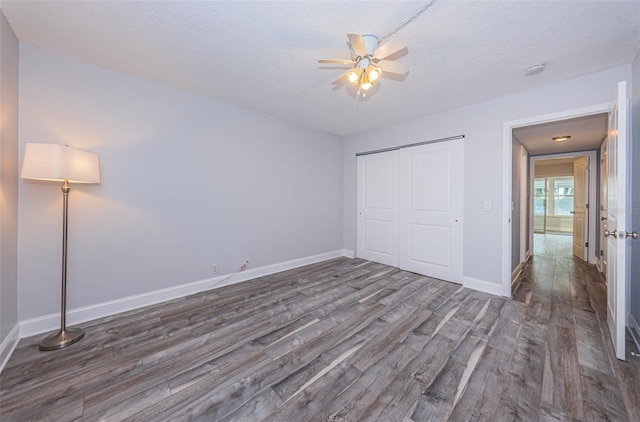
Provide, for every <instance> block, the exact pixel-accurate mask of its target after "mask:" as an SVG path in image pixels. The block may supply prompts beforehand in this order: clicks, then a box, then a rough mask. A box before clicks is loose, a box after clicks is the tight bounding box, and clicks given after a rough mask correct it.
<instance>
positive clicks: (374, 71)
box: [367, 65, 382, 84]
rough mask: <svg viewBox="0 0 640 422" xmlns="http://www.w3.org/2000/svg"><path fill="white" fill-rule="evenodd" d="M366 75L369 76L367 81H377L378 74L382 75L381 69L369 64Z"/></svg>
mask: <svg viewBox="0 0 640 422" xmlns="http://www.w3.org/2000/svg"><path fill="white" fill-rule="evenodd" d="M367 75H368V76H369V81H370V82H371V83H373V84H375V83H376V82H378V81H379V80H380V76H381V75H382V71H381V70H380V69H379V68H377V67H375V66H373V65H371V66H369V68H368V69H367Z"/></svg>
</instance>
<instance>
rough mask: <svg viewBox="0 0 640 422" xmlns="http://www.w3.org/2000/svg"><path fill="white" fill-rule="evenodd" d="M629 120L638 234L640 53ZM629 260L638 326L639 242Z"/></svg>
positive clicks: (634, 66) (633, 227)
mask: <svg viewBox="0 0 640 422" xmlns="http://www.w3.org/2000/svg"><path fill="white" fill-rule="evenodd" d="M631 73H632V81H631V112H632V113H633V115H632V119H631V126H632V134H631V136H632V138H633V141H632V142H631V144H632V147H631V148H632V161H631V163H630V164H631V172H632V177H631V180H632V181H631V183H632V186H631V189H632V192H631V198H632V199H631V207H632V209H631V211H632V212H631V213H630V215H631V221H630V222H629V226H628V227H629V230H631V231H633V230H635V231H637V232H640V51H639V52H638V54H636V57H635V59H634V60H633V64H632V66H631ZM629 246H630V248H629V249H630V258H631V291H630V292H629V294H630V296H631V314H632V315H633V318H634V319H635V321H636V322H637V323H638V324H640V240H632V241H629Z"/></svg>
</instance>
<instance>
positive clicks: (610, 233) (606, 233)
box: [604, 230, 618, 237]
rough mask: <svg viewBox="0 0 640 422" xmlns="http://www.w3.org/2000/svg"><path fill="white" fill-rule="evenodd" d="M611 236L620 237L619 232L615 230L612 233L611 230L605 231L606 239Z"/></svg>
mask: <svg viewBox="0 0 640 422" xmlns="http://www.w3.org/2000/svg"><path fill="white" fill-rule="evenodd" d="M609 236H613V237H617V236H618V230H614V231H612V232H610V231H609V230H605V231H604V237H609Z"/></svg>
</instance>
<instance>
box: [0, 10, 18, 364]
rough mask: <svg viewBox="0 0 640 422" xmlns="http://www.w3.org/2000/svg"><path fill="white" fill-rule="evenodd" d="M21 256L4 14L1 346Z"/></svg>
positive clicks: (10, 51) (12, 60) (13, 88)
mask: <svg viewBox="0 0 640 422" xmlns="http://www.w3.org/2000/svg"><path fill="white" fill-rule="evenodd" d="M17 256H18V39H17V38H16V36H15V34H14V33H13V31H12V30H11V27H10V26H9V23H8V22H7V20H6V19H5V17H4V14H2V12H1V11H0V344H6V343H4V341H5V339H7V336H8V335H9V334H10V333H11V330H12V329H13V328H14V327H15V326H16V323H17V322H18V307H17V297H18V258H17ZM3 352H4V351H3V350H0V370H1V368H2V363H3V357H4V356H3V355H4V353H3Z"/></svg>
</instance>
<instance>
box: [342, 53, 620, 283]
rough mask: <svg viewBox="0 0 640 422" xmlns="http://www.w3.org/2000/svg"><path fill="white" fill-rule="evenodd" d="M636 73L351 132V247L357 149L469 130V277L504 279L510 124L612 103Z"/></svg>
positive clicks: (603, 75) (347, 170)
mask: <svg viewBox="0 0 640 422" xmlns="http://www.w3.org/2000/svg"><path fill="white" fill-rule="evenodd" d="M547 71H552V69H548V70H547ZM630 77H631V66H630V65H625V66H620V67H617V68H614V69H610V70H607V71H604V72H599V73H595V74H591V75H587V76H583V77H579V78H575V79H572V80H568V81H564V82H560V83H557V84H551V85H547V86H544V87H540V88H536V89H532V90H529V91H525V92H521V93H518V94H514V95H509V96H505V97H501V98H497V99H494V100H491V101H486V102H483V103H479V104H475V105H471V106H467V107H462V108H458V109H455V110H450V111H446V112H443V113H439V114H435V115H431V116H427V117H424V118H421V119H416V120H412V121H408V122H406V123H402V124H398V125H394V126H390V127H387V128H383V129H379V130H375V131H371V132H367V133H363V134H360V135H355V136H350V137H347V138H346V139H345V145H344V154H343V159H344V196H343V200H344V203H345V206H344V214H343V219H344V223H343V225H344V234H343V244H344V248H345V249H349V250H355V242H356V224H355V221H356V159H355V154H356V153H358V152H363V151H369V150H376V149H380V148H388V147H392V146H398V145H403V144H409V143H414V142H420V141H426V140H430V139H437V138H444V137H448V136H453V135H459V134H464V135H466V139H465V174H464V177H465V189H464V191H465V195H464V197H465V203H464V208H465V211H464V218H465V222H464V229H465V233H464V275H465V277H471V278H474V279H477V280H482V281H486V282H488V283H495V284H500V283H501V270H502V262H501V259H502V244H501V236H502V234H501V233H502V226H501V222H502V221H503V220H502V219H503V218H505V217H506V218H508V216H503V215H502V180H503V173H504V170H503V169H502V139H503V138H502V136H503V124H504V122H505V121H512V120H517V119H523V118H527V117H531V116H538V115H543V114H548V113H554V112H559V111H563V110H568V109H575V108H580V107H585V106H590V105H595V104H602V103H606V102H609V101H611V100H612V99H613V94H614V91H615V87H616V83H617V82H618V81H620V80H629V79H630ZM377 99H379V100H383V99H382V98H377ZM509 176H510V175H509ZM484 201H491V202H492V205H493V211H492V212H483V211H482V205H483V202H484Z"/></svg>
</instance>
